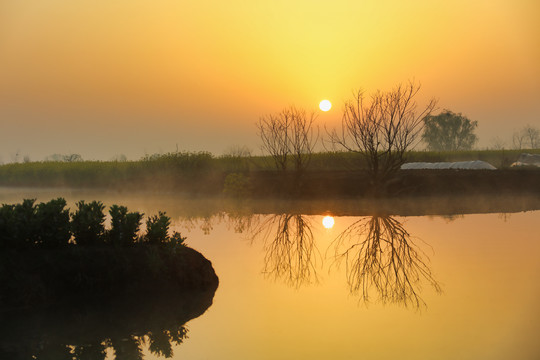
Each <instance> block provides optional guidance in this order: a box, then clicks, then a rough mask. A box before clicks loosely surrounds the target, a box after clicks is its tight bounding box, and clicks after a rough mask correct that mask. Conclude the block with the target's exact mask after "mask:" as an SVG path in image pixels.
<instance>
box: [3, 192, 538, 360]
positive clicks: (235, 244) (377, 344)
mask: <svg viewBox="0 0 540 360" xmlns="http://www.w3.org/2000/svg"><path fill="white" fill-rule="evenodd" d="M57 196H64V197H66V199H67V200H68V201H69V203H70V206H71V207H73V206H74V205H73V204H74V202H75V201H77V200H81V199H88V200H94V199H97V200H102V201H103V202H104V203H105V204H106V205H111V204H113V203H118V204H123V205H127V206H128V208H129V209H130V210H132V211H133V210H139V211H143V212H144V213H146V214H154V213H157V211H158V210H164V211H166V212H167V214H168V215H170V216H171V217H172V218H173V228H174V230H177V231H180V232H181V233H182V234H183V235H186V236H187V243H188V245H190V246H191V247H193V248H195V249H196V250H198V251H200V252H201V253H203V254H204V255H205V256H206V257H207V258H208V259H210V260H211V261H212V263H213V265H214V268H215V270H216V273H217V274H218V276H219V278H220V286H219V288H218V290H217V292H216V293H215V296H214V299H213V304H212V305H211V306H210V307H209V308H208V310H207V311H206V312H205V313H204V314H202V315H201V316H199V317H197V318H195V319H193V320H190V321H188V322H187V323H186V324H185V329H187V338H185V339H183V342H182V343H181V344H180V345H173V347H172V350H173V353H174V355H173V358H174V359H186V358H188V359H329V358H332V359H357V358H362V359H538V358H540V343H539V342H538V335H539V334H540V321H539V320H540V281H539V276H540V260H539V259H540V235H539V231H538V223H539V222H540V211H527V212H515V213H489V214H468V215H453V216H387V215H384V216H383V215H381V214H379V215H376V216H375V215H373V214H370V215H366V216H364V215H363V216H333V220H334V225H333V226H332V227H330V228H325V227H324V226H323V218H324V217H325V216H326V215H332V209H331V208H329V209H328V210H327V211H326V212H324V213H323V212H319V213H318V214H316V215H313V211H307V213H310V214H311V215H305V214H303V213H302V212H298V211H295V212H293V213H290V212H279V213H278V214H275V213H265V214H256V213H255V214H253V213H252V212H250V211H249V209H245V208H242V207H240V208H239V209H237V211H229V212H221V211H218V210H216V209H219V206H217V207H214V208H212V207H208V206H206V205H207V203H206V202H204V201H195V200H191V201H182V200H180V199H175V198H172V197H167V196H159V197H158V196H142V195H139V196H136V197H133V196H130V197H128V196H126V195H122V194H115V193H98V192H95V193H91V194H88V193H77V192H68V191H58V190H51V191H33V190H25V191H13V190H5V189H4V190H2V191H1V192H0V202H2V203H6V202H7V203H10V202H20V201H21V200H22V198H23V197H37V198H38V201H48V200H50V199H51V198H53V197H57ZM205 204H206V205H205ZM327 226H328V225H327ZM141 311H145V310H144V309H141ZM103 321H104V322H105V319H104V320H103ZM179 325H183V324H179ZM147 343H148V342H147ZM143 353H144V355H145V357H144V358H145V359H160V358H163V357H160V356H158V355H156V354H155V353H153V352H152V351H150V350H149V349H148V346H147V345H146V346H143ZM107 358H108V359H113V358H114V355H113V352H112V350H111V349H109V350H108V357H107Z"/></svg>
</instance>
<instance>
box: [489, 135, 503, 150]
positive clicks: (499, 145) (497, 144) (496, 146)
mask: <svg viewBox="0 0 540 360" xmlns="http://www.w3.org/2000/svg"><path fill="white" fill-rule="evenodd" d="M505 146H506V143H505V142H504V140H502V139H501V138H500V137H498V136H495V137H494V138H492V139H491V148H492V149H493V150H504V147H505Z"/></svg>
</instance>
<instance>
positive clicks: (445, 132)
mask: <svg viewBox="0 0 540 360" xmlns="http://www.w3.org/2000/svg"><path fill="white" fill-rule="evenodd" d="M424 125H425V126H424V133H423V134H422V140H424V142H425V143H426V144H427V147H428V149H429V150H433V151H459V150H470V149H472V147H473V146H474V144H475V143H476V142H477V141H478V137H477V136H476V135H475V134H474V130H475V129H476V127H477V126H478V122H477V121H472V120H470V119H469V118H467V117H466V116H464V115H462V114H461V113H459V114H456V113H453V112H452V111H450V110H444V111H443V112H441V113H440V114H439V115H434V116H426V117H425V118H424Z"/></svg>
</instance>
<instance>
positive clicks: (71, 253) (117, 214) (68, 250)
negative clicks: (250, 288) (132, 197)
mask: <svg viewBox="0 0 540 360" xmlns="http://www.w3.org/2000/svg"><path fill="white" fill-rule="evenodd" d="M76 206H77V209H76V211H75V212H74V213H70V211H69V210H68V209H66V201H65V200H64V199H63V198H58V199H54V200H51V201H49V202H47V203H40V204H35V200H33V199H26V200H24V201H23V202H22V203H19V204H13V205H8V204H3V205H2V206H1V207H0V310H1V311H2V312H4V313H5V312H7V311H12V310H17V309H29V308H32V309H35V308H46V307H50V306H62V305H66V306H71V305H73V304H79V305H81V304H83V305H84V304H89V303H94V304H95V303H100V302H102V301H105V300H106V301H111V300H112V299H127V298H133V297H135V298H137V297H140V296H141V294H142V295H144V296H147V295H148V294H156V296H157V295H158V294H163V295H169V294H177V293H182V292H188V291H210V292H212V294H213V292H215V290H216V289H217V286H218V282H219V280H218V277H217V275H216V274H215V272H214V269H213V268H212V264H211V262H210V261H209V260H207V259H206V258H205V257H204V256H203V255H202V254H200V253H199V252H197V251H195V250H193V249H191V248H189V247H188V246H186V245H185V242H184V241H185V238H184V237H182V236H181V235H180V234H179V233H177V232H174V233H173V234H172V236H171V235H169V225H170V218H169V217H168V216H167V215H166V214H165V213H164V212H160V213H159V214H158V215H153V216H149V217H148V218H147V220H146V222H145V227H146V229H145V232H144V234H140V226H141V225H142V219H143V214H141V213H138V212H128V210H127V208H126V207H124V206H118V205H112V206H111V207H110V210H109V215H110V219H109V220H110V228H108V229H106V228H105V219H106V216H105V213H104V209H105V206H104V205H103V204H102V203H101V202H99V201H92V202H90V203H85V202H84V201H80V202H78V203H77V204H76Z"/></svg>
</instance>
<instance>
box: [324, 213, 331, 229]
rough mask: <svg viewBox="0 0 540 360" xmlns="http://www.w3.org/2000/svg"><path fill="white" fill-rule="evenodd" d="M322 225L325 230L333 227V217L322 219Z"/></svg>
mask: <svg viewBox="0 0 540 360" xmlns="http://www.w3.org/2000/svg"><path fill="white" fill-rule="evenodd" d="M322 224H323V226H324V227H325V228H327V229H331V228H333V227H334V217H332V216H325V217H324V218H323V219H322Z"/></svg>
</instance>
